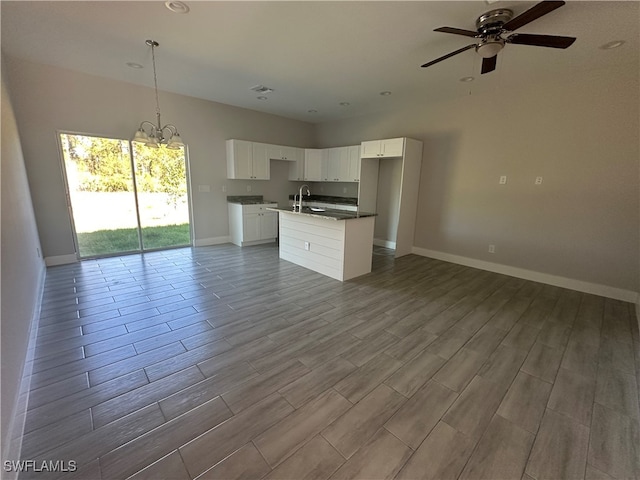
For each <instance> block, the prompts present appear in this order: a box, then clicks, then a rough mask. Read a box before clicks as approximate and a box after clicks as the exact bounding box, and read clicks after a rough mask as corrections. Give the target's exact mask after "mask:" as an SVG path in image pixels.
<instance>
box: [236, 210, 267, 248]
mask: <svg viewBox="0 0 640 480" xmlns="http://www.w3.org/2000/svg"><path fill="white" fill-rule="evenodd" d="M277 206H278V204H276V203H263V204H260V205H240V204H238V203H229V236H230V237H231V243H233V244H234V245H238V246H240V247H244V246H247V245H258V244H260V243H268V242H275V240H276V238H277V237H278V213H277V212H270V211H268V210H267V208H269V207H277Z"/></svg>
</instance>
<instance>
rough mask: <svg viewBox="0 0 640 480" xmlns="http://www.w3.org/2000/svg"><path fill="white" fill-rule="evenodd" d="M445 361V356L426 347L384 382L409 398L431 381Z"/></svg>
mask: <svg viewBox="0 0 640 480" xmlns="http://www.w3.org/2000/svg"><path fill="white" fill-rule="evenodd" d="M445 362H446V360H445V359H444V358H442V357H440V356H438V355H435V354H433V353H431V352H429V351H428V349H426V350H424V351H423V352H422V353H421V354H419V355H418V356H417V357H415V358H414V359H413V360H411V361H409V362H407V363H406V364H405V365H404V366H403V367H400V368H399V369H398V370H396V372H395V373H394V374H393V375H391V377H389V378H388V379H387V380H385V382H384V383H385V384H386V385H388V386H390V387H391V388H393V389H394V390H396V391H397V392H399V393H401V394H402V395H404V396H405V397H407V398H409V397H411V396H412V395H413V394H414V393H415V392H417V391H418V390H419V389H420V387H422V385H424V384H425V383H426V382H427V381H429V380H430V379H431V377H433V375H435V373H436V372H437V371H438V370H439V369H440V368H441V367H442V366H443V365H444V364H445Z"/></svg>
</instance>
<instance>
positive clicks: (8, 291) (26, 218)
mask: <svg viewBox="0 0 640 480" xmlns="http://www.w3.org/2000/svg"><path fill="white" fill-rule="evenodd" d="M1 102H2V118H1V123H0V125H1V126H2V138H1V140H0V142H1V143H2V166H1V168H0V171H1V172H2V176H1V189H2V198H1V200H2V217H1V218H2V221H1V226H0V228H1V229H2V234H1V235H2V251H1V258H2V260H1V263H2V280H1V286H2V298H1V300H0V302H1V304H2V327H1V334H0V337H1V338H2V340H1V341H2V362H1V363H2V418H1V422H2V432H1V433H2V437H0V441H2V450H3V458H2V460H4V459H13V460H15V459H17V458H16V456H15V455H17V452H16V450H15V447H16V445H19V443H18V442H15V440H16V439H17V438H19V435H20V434H21V432H22V425H24V423H23V422H24V412H25V410H26V399H27V397H26V395H25V392H24V391H23V392H21V391H20V385H21V381H22V378H23V373H25V374H26V375H27V376H28V374H29V372H28V366H27V368H25V361H26V359H27V348H28V345H29V338H30V335H31V333H32V332H33V331H35V325H36V323H37V314H38V311H37V308H38V305H39V297H40V295H41V294H42V291H41V288H42V280H43V279H44V263H43V261H42V258H41V257H40V255H39V249H40V240H39V239H38V230H37V228H36V221H35V216H34V213H33V206H32V204H31V196H30V191H29V184H28V182H27V175H26V171H25V167H24V158H23V154H22V148H21V146H20V136H19V134H18V129H17V126H16V121H15V116H14V111H13V107H12V104H11V98H10V96H9V90H8V88H7V85H6V83H5V69H4V68H2V99H1ZM21 422H22V423H21Z"/></svg>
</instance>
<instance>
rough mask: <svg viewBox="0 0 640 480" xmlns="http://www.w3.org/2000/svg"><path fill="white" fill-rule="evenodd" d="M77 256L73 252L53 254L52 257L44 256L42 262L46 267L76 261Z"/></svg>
mask: <svg viewBox="0 0 640 480" xmlns="http://www.w3.org/2000/svg"><path fill="white" fill-rule="evenodd" d="M77 261H78V257H77V256H76V254H75V253H72V254H69V255H55V256H53V257H46V258H45V259H44V263H45V265H46V266H47V267H55V266H56V265H68V264H69V263H76V262H77Z"/></svg>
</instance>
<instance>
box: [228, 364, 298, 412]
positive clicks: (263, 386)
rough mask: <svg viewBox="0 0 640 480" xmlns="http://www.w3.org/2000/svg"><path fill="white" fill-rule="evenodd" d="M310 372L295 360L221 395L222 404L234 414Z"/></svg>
mask: <svg viewBox="0 0 640 480" xmlns="http://www.w3.org/2000/svg"><path fill="white" fill-rule="evenodd" d="M309 372H310V370H309V369H308V368H307V367H305V366H304V365H303V364H302V363H300V362H299V361H297V360H292V361H290V362H287V363H285V364H283V365H281V366H279V367H276V368H274V369H272V370H269V371H267V372H265V373H262V374H260V375H258V376H256V377H253V378H251V379H249V380H247V381H246V382H244V383H242V384H241V385H238V386H237V387H235V388H233V389H232V390H229V391H228V392H226V393H224V394H223V395H222V398H223V400H224V402H225V403H226V404H227V405H228V406H229V408H230V409H231V411H232V412H233V413H234V414H235V413H238V412H240V411H241V410H244V409H245V408H248V407H250V406H251V405H253V404H255V403H258V402H259V401H260V400H262V399H263V398H265V397H266V396H268V395H269V394H271V393H273V392H275V391H277V390H279V389H281V388H282V387H285V386H287V385H289V384H290V383H292V382H294V381H296V380H298V379H299V378H301V377H303V376H304V375H306V374H307V373H309Z"/></svg>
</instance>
